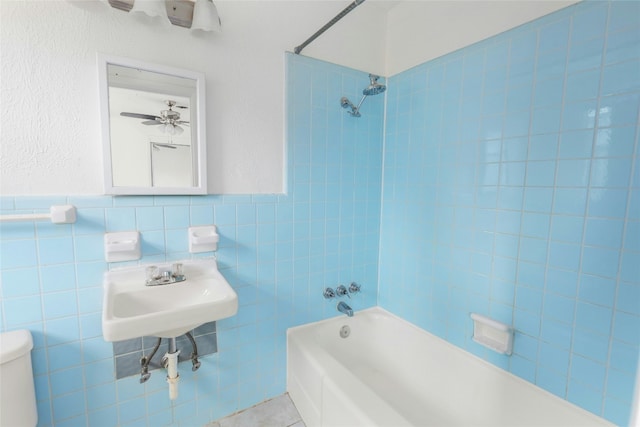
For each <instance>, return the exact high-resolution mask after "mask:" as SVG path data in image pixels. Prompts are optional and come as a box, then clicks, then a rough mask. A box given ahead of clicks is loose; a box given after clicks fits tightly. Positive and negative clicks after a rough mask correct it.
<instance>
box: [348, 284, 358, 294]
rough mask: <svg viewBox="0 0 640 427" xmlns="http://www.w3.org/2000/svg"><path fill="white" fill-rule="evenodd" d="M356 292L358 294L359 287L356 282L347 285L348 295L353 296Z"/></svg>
mask: <svg viewBox="0 0 640 427" xmlns="http://www.w3.org/2000/svg"><path fill="white" fill-rule="evenodd" d="M358 292H360V285H358V284H357V283H356V282H351V284H350V285H349V293H350V294H355V293H358Z"/></svg>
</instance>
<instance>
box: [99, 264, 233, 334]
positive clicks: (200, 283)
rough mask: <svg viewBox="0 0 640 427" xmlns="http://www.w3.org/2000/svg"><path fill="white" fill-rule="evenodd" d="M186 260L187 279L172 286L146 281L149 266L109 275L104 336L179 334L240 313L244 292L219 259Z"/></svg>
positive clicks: (162, 268) (162, 267)
mask: <svg viewBox="0 0 640 427" xmlns="http://www.w3.org/2000/svg"><path fill="white" fill-rule="evenodd" d="M181 262H182V265H183V272H184V273H183V274H184V275H185V277H186V280H185V281H183V282H176V283H171V284H167V285H160V286H146V285H145V283H146V273H145V271H146V267H147V266H148V265H139V266H132V267H122V268H117V269H113V270H111V271H107V272H106V273H105V274H104V298H103V306H102V334H103V336H104V339H105V340H106V341H122V340H126V339H130V338H138V337H143V336H154V337H160V338H175V337H177V336H180V335H183V334H185V333H186V332H189V331H190V330H192V329H193V328H196V327H198V326H200V325H202V324H203V323H207V322H212V321H214V320H219V319H224V318H225V317H231V316H233V315H235V314H236V313H237V312H238V295H237V294H236V293H235V291H234V290H233V288H232V287H231V286H230V285H229V283H228V282H227V281H226V279H225V278H224V277H223V276H222V274H220V272H219V271H218V266H217V264H216V261H215V260H211V259H207V260H188V261H181ZM155 265H156V266H157V267H159V269H160V271H168V270H171V263H167V264H155Z"/></svg>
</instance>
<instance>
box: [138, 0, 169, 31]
mask: <svg viewBox="0 0 640 427" xmlns="http://www.w3.org/2000/svg"><path fill="white" fill-rule="evenodd" d="M130 13H132V14H133V15H134V16H136V17H137V18H138V19H142V20H146V21H154V22H160V23H161V24H162V25H164V26H167V25H171V21H169V16H168V15H167V4H166V3H165V0H135V1H134V3H133V7H132V8H131V11H130Z"/></svg>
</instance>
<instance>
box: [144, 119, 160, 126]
mask: <svg viewBox="0 0 640 427" xmlns="http://www.w3.org/2000/svg"><path fill="white" fill-rule="evenodd" d="M142 124H143V125H162V124H164V123H162V122H161V121H158V120H147V121H144V122H142Z"/></svg>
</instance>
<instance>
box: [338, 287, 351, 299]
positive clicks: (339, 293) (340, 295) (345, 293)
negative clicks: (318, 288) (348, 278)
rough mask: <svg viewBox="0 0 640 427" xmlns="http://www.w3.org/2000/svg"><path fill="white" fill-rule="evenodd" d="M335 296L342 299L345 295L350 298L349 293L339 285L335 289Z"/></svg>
mask: <svg viewBox="0 0 640 427" xmlns="http://www.w3.org/2000/svg"><path fill="white" fill-rule="evenodd" d="M336 295H338V296H339V297H343V296H345V295H346V296H348V297H349V298H351V296H350V295H349V291H348V290H347V288H346V287H345V286H344V285H340V286H338V287H337V288H336Z"/></svg>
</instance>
